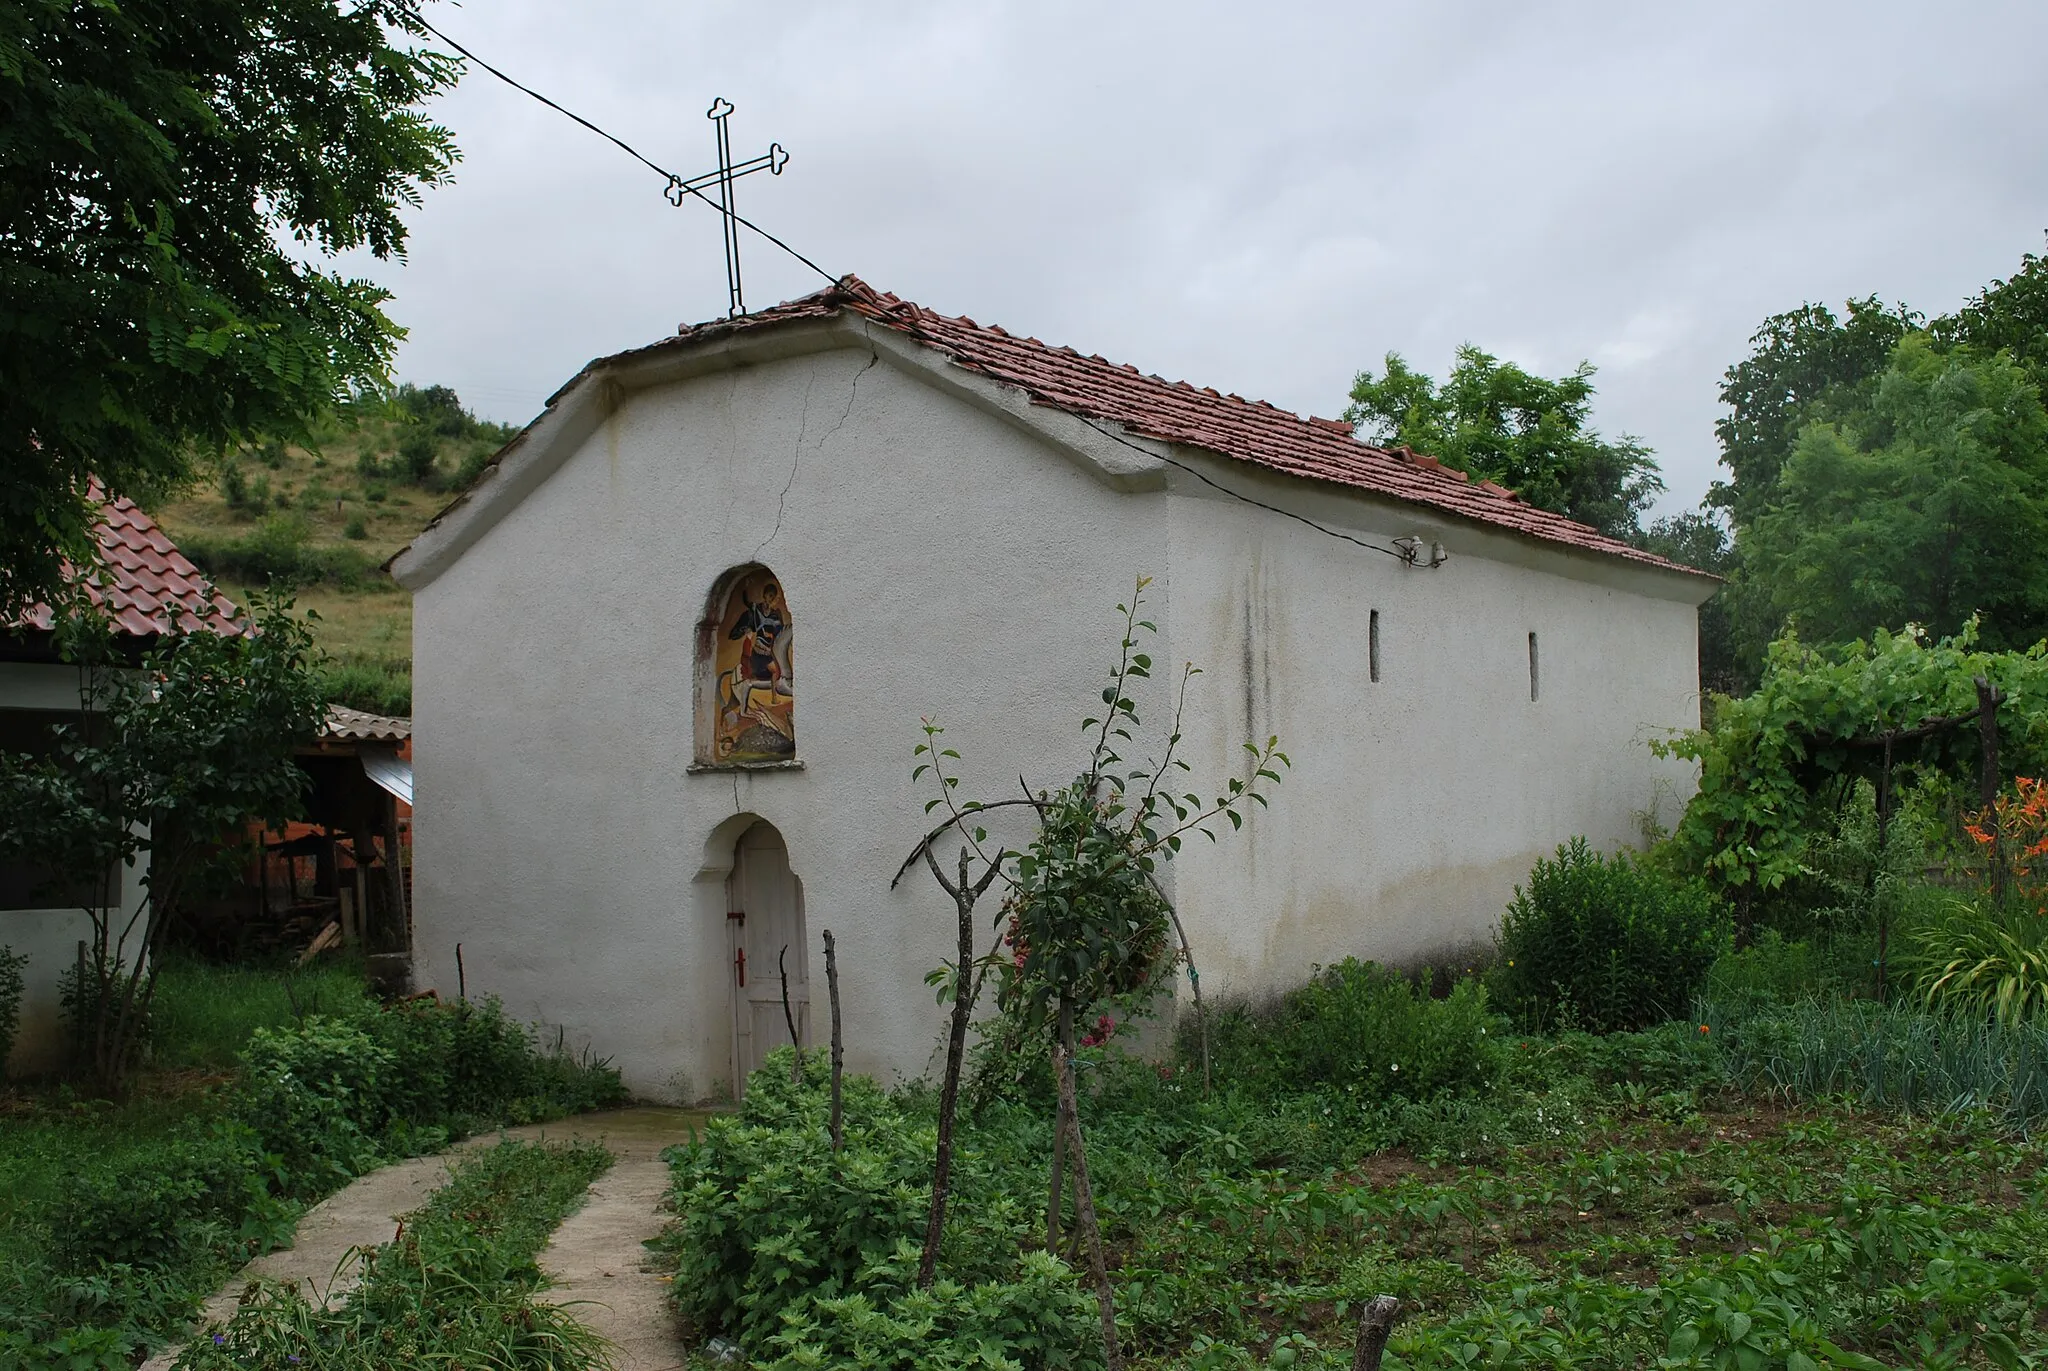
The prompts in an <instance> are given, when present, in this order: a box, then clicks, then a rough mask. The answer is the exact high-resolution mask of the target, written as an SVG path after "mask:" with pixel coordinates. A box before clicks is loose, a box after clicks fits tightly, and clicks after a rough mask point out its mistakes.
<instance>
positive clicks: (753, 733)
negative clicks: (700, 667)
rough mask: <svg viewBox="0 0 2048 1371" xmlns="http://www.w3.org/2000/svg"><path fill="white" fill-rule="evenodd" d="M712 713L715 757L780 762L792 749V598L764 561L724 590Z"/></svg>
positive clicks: (715, 645)
mask: <svg viewBox="0 0 2048 1371" xmlns="http://www.w3.org/2000/svg"><path fill="white" fill-rule="evenodd" d="M712 644H713V650H714V653H715V658H716V660H715V662H714V667H715V675H714V681H715V683H716V688H717V713H716V717H714V718H713V720H712V751H713V756H714V758H715V760H717V761H720V762H781V761H788V760H791V759H792V758H794V757H795V756H796V713H795V709H796V678H795V676H794V674H793V673H792V672H791V670H790V664H789V662H790V657H789V650H790V617H789V603H788V601H786V600H784V599H783V597H782V582H781V581H780V580H778V579H777V578H776V576H775V573H774V572H772V571H769V570H767V569H766V568H756V569H755V570H753V571H749V572H747V573H746V574H745V575H743V576H741V577H740V578H739V580H737V581H736V582H734V583H733V586H732V589H730V590H729V591H727V592H726V597H725V612H724V613H723V614H722V615H720V617H719V622H718V632H717V635H716V637H715V638H714V639H713V640H712Z"/></svg>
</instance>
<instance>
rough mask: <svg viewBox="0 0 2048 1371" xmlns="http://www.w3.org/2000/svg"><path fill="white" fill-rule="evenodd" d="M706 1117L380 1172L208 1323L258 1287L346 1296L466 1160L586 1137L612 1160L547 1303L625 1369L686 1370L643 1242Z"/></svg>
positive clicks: (559, 1256)
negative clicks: (372, 1253)
mask: <svg viewBox="0 0 2048 1371" xmlns="http://www.w3.org/2000/svg"><path fill="white" fill-rule="evenodd" d="M704 1118H705V1116H704V1115H703V1114H701V1113H696V1112H692V1111H690V1110H684V1109H662V1108H633V1109H613V1110H605V1111H603V1112H600V1113H596V1114H580V1115H578V1116H576V1117H575V1118H570V1119H559V1120H557V1121H555V1122H554V1123H545V1124H532V1125H529V1126H527V1127H523V1128H509V1129H506V1130H504V1131H503V1132H498V1133H484V1134H479V1135H478V1136H476V1137H474V1138H469V1139H466V1140H465V1141H463V1142H461V1143H458V1144H457V1145H455V1146H454V1147H452V1148H450V1149H448V1150H447V1151H446V1152H442V1153H440V1154H438V1155H436V1156H432V1157H413V1158H410V1159H408V1160H406V1161H402V1162H394V1163H393V1164H392V1165H390V1166H387V1167H384V1168H382V1169H380V1170H377V1171H372V1172H371V1173H370V1174H369V1175H367V1176H363V1177H360V1178H359V1179H357V1180H355V1181H354V1182H352V1183H351V1184H349V1185H348V1186H346V1187H344V1188H343V1189H341V1190H338V1191H336V1192H335V1193H334V1194H332V1195H329V1196H328V1197H327V1198H326V1199H324V1200H322V1201H321V1202H320V1203H319V1204H316V1205H314V1206H313V1207H312V1208H311V1209H309V1210H307V1211H306V1214H305V1217H303V1218H301V1219H300V1220H299V1226H298V1230H297V1232H296V1233H295V1234H294V1236H293V1239H292V1245H291V1246H290V1247H287V1248H282V1249H280V1250H278V1251H276V1252H270V1253H266V1254H265V1255H263V1256H261V1257H258V1258H257V1259H256V1260H255V1261H252V1262H250V1263H249V1264H248V1265H247V1266H245V1267H243V1268H242V1269H241V1271H239V1272H237V1273H236V1275H235V1278H234V1279H233V1280H231V1281H229V1282H228V1283H227V1285H226V1286H225V1287H223V1288H222V1289H221V1290H220V1291H219V1292H218V1293H217V1294H215V1295H214V1296H213V1298H212V1299H210V1300H208V1301H207V1302H206V1305H205V1308H204V1309H203V1310H202V1311H201V1313H200V1326H201V1327H204V1326H205V1325H206V1324H208V1323H215V1322H225V1321H226V1320H227V1319H229V1318H231V1317H233V1315H234V1312H235V1303H236V1301H237V1300H238V1299H239V1298H240V1297H241V1294H242V1291H243V1289H244V1288H245V1287H246V1286H247V1285H248V1284H249V1282H250V1281H253V1280H256V1279H259V1278H261V1279H264V1280H272V1281H281V1282H286V1283H289V1284H293V1285H296V1286H298V1287H299V1288H300V1289H301V1290H303V1291H305V1292H306V1294H307V1295H308V1297H310V1298H312V1299H314V1300H317V1301H323V1302H327V1303H332V1302H335V1301H337V1300H340V1299H342V1298H344V1297H346V1295H347V1294H348V1292H349V1291H350V1290H351V1289H353V1288H354V1286H355V1283H356V1278H357V1277H356V1263H355V1262H353V1261H351V1260H350V1259H349V1253H350V1250H351V1249H353V1248H358V1247H375V1246H377V1245H378V1244H380V1243H387V1242H390V1241H391V1240H392V1238H393V1237H394V1236H395V1235H396V1234H397V1231H398V1220H399V1216H401V1215H403V1214H406V1213H409V1212H411V1211H412V1210H415V1209H417V1208H419V1207H420V1206H421V1205H422V1204H424V1203H426V1200H427V1196H428V1195H430V1194H432V1193H433V1192H434V1191H435V1190H436V1189H438V1188H439V1187H440V1186H441V1185H442V1183H444V1182H445V1181H446V1180H447V1179H448V1170H449V1167H450V1165H451V1164H452V1163H454V1162H455V1161H457V1160H459V1159H460V1158H461V1157H462V1155H463V1154H464V1153H465V1152H468V1151H471V1150H473V1149H475V1148H478V1147H489V1146H492V1145H493V1144H495V1143H496V1142H497V1141H498V1140H499V1139H500V1138H516V1139H521V1140H523V1141H528V1142H534V1141H539V1140H541V1139H549V1140H553V1141H558V1142H559V1141H567V1140H568V1139H571V1138H583V1139H586V1140H592V1141H598V1142H602V1143H603V1144H604V1145H605V1147H606V1148H607V1149H608V1150H609V1151H610V1152H611V1154H612V1156H613V1158H614V1159H615V1160H614V1161H613V1164H612V1168H611V1170H609V1171H607V1172H605V1174H604V1175H602V1176H600V1177H598V1178H597V1180H596V1181H595V1182H594V1183H592V1185H591V1187H590V1190H589V1192H588V1194H587V1195H586V1196H585V1197H584V1202H583V1207H582V1208H581V1209H578V1210H577V1211H576V1212H575V1213H573V1214H571V1215H570V1216H569V1217H568V1218H567V1219H565V1220H563V1221H562V1225H561V1227H559V1228H557V1229H556V1230H555V1232H554V1236H553V1237H551V1238H550V1239H549V1240H548V1245H547V1246H546V1247H545V1248H544V1249H542V1251H541V1254H540V1266H541V1270H542V1271H544V1272H546V1273H547V1276H548V1279H549V1280H550V1281H552V1282H553V1284H552V1285H551V1286H550V1287H549V1288H548V1289H547V1290H546V1291H544V1292H543V1293H542V1298H544V1299H548V1300H552V1301H554V1302H555V1303H557V1304H575V1306H576V1307H575V1309H574V1313H575V1315H576V1317H577V1319H578V1320H579V1321H580V1322H582V1323H583V1324H585V1325H586V1326H588V1327H589V1328H591V1329H592V1330H594V1331H595V1332H597V1333H599V1334H601V1335H603V1336H604V1337H606V1338H608V1339H610V1340H611V1342H612V1343H613V1344H614V1346H615V1347H616V1348H617V1349H618V1351H617V1356H618V1367H619V1371H669V1368H674V1367H680V1366H682V1365H683V1364H684V1361H685V1355H684V1350H683V1346H682V1344H681V1343H680V1342H679V1341H678V1340H677V1339H676V1336H675V1332H674V1326H673V1321H672V1320H671V1319H670V1317H669V1314H668V1307H667V1304H666V1302H665V1300H664V1294H665V1291H666V1287H665V1285H664V1283H663V1282H662V1280H661V1279H660V1277H659V1275H657V1274H656V1273H655V1272H653V1271H651V1270H648V1269H646V1268H647V1259H648V1256H649V1254H648V1252H647V1250H646V1248H644V1247H643V1246H641V1244H642V1243H643V1242H645V1241H646V1240H647V1239H648V1238H651V1237H653V1236H654V1235H655V1234H656V1233H658V1232H660V1231H661V1226H662V1224H663V1222H664V1221H665V1218H664V1215H663V1214H662V1213H661V1212H660V1211H659V1208H658V1206H659V1205H660V1203H661V1199H662V1196H663V1195H664V1194H665V1193H666V1192H667V1189H668V1168H667V1167H666V1166H665V1165H663V1164H662V1160H661V1153H662V1149H663V1148H665V1147H668V1146H669V1145H671V1144H673V1143H679V1142H685V1141H687V1140H688V1139H689V1136H690V1132H691V1130H692V1129H693V1128H695V1127H698V1126H700V1125H701V1124H702V1123H703V1122H704ZM181 1350H182V1346H172V1347H169V1348H166V1349H165V1350H164V1351H162V1352H159V1353H158V1354H157V1355H156V1356H154V1357H152V1358H150V1359H149V1360H148V1361H146V1362H144V1363H143V1365H142V1371H169V1368H170V1366H171V1364H172V1363H173V1362H174V1361H176V1360H177V1356H178V1353H179V1352H180V1351H181Z"/></svg>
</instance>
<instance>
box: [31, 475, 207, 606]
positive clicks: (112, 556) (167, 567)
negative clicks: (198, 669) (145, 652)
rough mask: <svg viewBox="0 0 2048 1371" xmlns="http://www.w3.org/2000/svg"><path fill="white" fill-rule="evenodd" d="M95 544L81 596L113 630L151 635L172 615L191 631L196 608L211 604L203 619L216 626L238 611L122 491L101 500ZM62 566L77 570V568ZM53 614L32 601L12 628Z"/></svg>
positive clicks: (73, 571)
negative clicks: (95, 561)
mask: <svg viewBox="0 0 2048 1371" xmlns="http://www.w3.org/2000/svg"><path fill="white" fill-rule="evenodd" d="M93 536H94V538H95V539H97V541H98V542H99V545H100V550H99V558H98V561H99V565H98V566H97V567H95V568H94V570H93V573H92V574H91V575H90V576H87V577H85V578H84V581H85V592H86V597H87V598H88V599H90V600H91V601H92V602H93V603H94V604H95V605H98V606H100V607H101V608H103V609H105V610H106V611H107V615H108V618H109V619H111V620H112V621H113V624H114V629H115V631H116V632H118V633H121V634H123V635H126V636H129V637H135V638H151V637H155V636H156V635H157V634H160V633H162V632H164V631H165V629H166V628H168V627H169V626H170V623H171V619H172V616H173V615H175V616H176V618H177V628H178V631H179V632H190V631H191V630H192V629H193V628H194V627H195V626H196V625H197V624H198V623H199V622H200V620H199V617H198V616H199V614H200V612H201V611H202V610H204V609H206V608H207V607H208V606H211V607H212V612H211V617H210V618H209V620H208V622H209V625H210V626H211V627H213V628H214V629H215V630H216V631H219V630H221V629H222V628H223V627H225V624H224V621H236V626H235V631H237V632H240V631H242V630H241V628H240V626H239V620H240V618H241V611H240V610H238V609H236V608H235V605H234V602H233V601H231V600H229V599H228V598H227V597H226V596H225V595H222V594H221V593H220V592H219V591H217V590H215V589H214V588H213V583H212V582H211V581H208V580H207V579H206V577H205V576H203V575H201V574H200V571H199V568H198V567H196V566H194V565H192V563H191V561H190V560H189V559H188V558H187V557H186V556H185V554H184V553H182V552H180V551H178V548H177V545H176V544H174V543H173V542H172V541H171V540H170V539H169V538H167V537H165V536H164V531H163V530H162V529H160V528H158V527H157V525H156V520H154V519H152V518H150V517H149V516H148V515H147V514H145V513H143V512H142V509H141V507H140V506H138V505H137V504H136V503H135V502H134V501H133V500H131V499H129V498H128V497H127V496H125V495H124V496H122V497H120V498H119V499H116V500H113V501H111V502H108V503H105V504H102V505H101V506H100V522H99V525H98V526H97V527H96V528H95V529H94V530H93ZM66 570H67V572H69V573H70V574H72V575H74V576H75V575H76V568H73V567H68V566H67V568H66ZM55 619H56V616H55V615H54V614H53V613H52V611H51V609H50V606H48V605H46V604H39V605H35V606H33V607H31V608H30V609H29V611H28V613H27V614H26V615H24V616H23V617H22V618H21V619H19V620H17V621H16V622H15V623H14V624H12V625H10V627H12V628H16V629H22V628H28V629H39V630H43V631H45V632H47V631H48V630H49V629H50V628H51V627H52V626H53V625H54V623H55Z"/></svg>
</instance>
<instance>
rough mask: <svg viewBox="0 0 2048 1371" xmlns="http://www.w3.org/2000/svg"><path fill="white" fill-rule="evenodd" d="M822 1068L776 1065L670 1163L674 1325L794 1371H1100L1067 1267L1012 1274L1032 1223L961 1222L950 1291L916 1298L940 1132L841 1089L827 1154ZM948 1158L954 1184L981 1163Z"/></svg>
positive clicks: (866, 1083) (859, 1087)
mask: <svg viewBox="0 0 2048 1371" xmlns="http://www.w3.org/2000/svg"><path fill="white" fill-rule="evenodd" d="M822 1055H823V1054H815V1055H813V1056H812V1057H809V1058H807V1059H806V1075H805V1079H804V1081H803V1082H802V1083H801V1084H797V1083H795V1082H793V1081H791V1079H790V1066H791V1060H792V1059H791V1054H790V1052H789V1050H788V1049H787V1048H783V1049H778V1050H777V1051H776V1052H774V1053H771V1054H770V1055H769V1058H768V1061H767V1063H766V1064H765V1065H764V1066H763V1067H762V1068H761V1069H760V1070H759V1071H757V1072H755V1073H754V1075H753V1076H752V1077H751V1078H749V1080H748V1082H747V1094H746V1103H745V1105H744V1106H743V1108H742V1109H741V1112H740V1113H739V1114H737V1115H723V1116H720V1117H717V1118H714V1119H712V1120H711V1121H710V1123H709V1124H708V1125H707V1126H706V1127H705V1130H704V1132H703V1133H702V1134H701V1135H700V1136H699V1137H698V1138H696V1139H695V1140H693V1141H692V1142H690V1143H689V1144H687V1145H685V1146H683V1147H680V1148H676V1149H674V1150H672V1151H671V1152H670V1154H669V1163H670V1167H671V1169H672V1174H673V1188H672V1190H671V1192H670V1200H671V1204H672V1207H673V1208H674V1209H675V1211H676V1213H677V1215H678V1218H677V1219H676V1221H675V1222H674V1223H673V1224H672V1225H670V1227H669V1229H668V1231H667V1232H666V1233H665V1234H664V1235H663V1238H662V1239H661V1243H660V1245H661V1247H662V1248H663V1250H665V1251H666V1252H668V1253H669V1254H670V1255H671V1256H672V1258H673V1259H674V1261H675V1262H676V1276H675V1280H674V1283H673V1284H672V1285H671V1287H670V1290H671V1296H670V1297H671V1298H672V1299H673V1300H674V1301H675V1304H676V1307H677V1310H678V1311H679V1312H680V1313H681V1314H682V1316H683V1318H684V1319H685V1320H686V1321H687V1322H688V1323H689V1324H690V1325H691V1327H692V1328H693V1329H694V1330H695V1331H696V1332H697V1333H699V1334H700V1335H707V1336H708V1335H710V1334H715V1333H717V1334H725V1335H727V1336H729V1337H733V1338H736V1339H738V1340H739V1342H740V1343H741V1344H742V1345H743V1346H744V1347H746V1349H747V1350H748V1351H749V1353H750V1354H751V1355H752V1356H753V1357H754V1358H755V1359H756V1361H758V1362H766V1363H769V1364H772V1365H776V1366H783V1367H790V1368H795V1367H800V1366H821V1365H831V1366H843V1365H860V1366H875V1367H898V1366H902V1367H911V1366H969V1365H974V1366H989V1365H999V1364H1003V1363H1000V1362H997V1361H996V1360H994V1358H996V1357H1005V1358H1008V1359H1010V1360H1009V1364H1012V1365H1019V1364H1021V1365H1023V1366H1028V1367H1068V1366H1090V1365H1094V1364H1095V1360H1096V1358H1097V1357H1098V1356H1099V1343H1098V1342H1097V1334H1096V1330H1095V1326H1094V1321H1095V1306H1094V1302H1093V1300H1092V1299H1091V1298H1090V1297H1089V1295H1088V1294H1087V1293H1086V1292H1085V1291H1084V1290H1083V1289H1082V1287H1081V1285H1080V1284H1079V1282H1078V1281H1077V1279H1076V1278H1075V1276H1074V1273H1073V1272H1072V1271H1071V1270H1070V1269H1069V1268H1068V1267H1066V1266H1065V1265H1063V1264H1062V1263H1060V1262H1057V1261H1055V1260H1053V1259H1051V1258H1049V1257H1046V1256H1043V1255H1042V1254H1039V1255H1034V1256H1030V1257H1025V1258H1023V1259H1022V1260H1021V1262H1020V1260H1019V1257H1018V1249H1019V1247H1020V1245H1021V1243H1020V1239H1021V1237H1022V1231H1023V1230H1022V1225H1023V1224H1024V1223H1027V1222H1030V1220H1028V1219H1025V1218H1022V1217H1020V1216H1017V1215H1011V1216H1010V1221H1005V1219H1004V1218H1003V1216H1002V1214H1000V1213H998V1212H996V1211H994V1210H985V1211H983V1212H982V1213H980V1214H978V1215H974V1216H968V1217H967V1218H966V1220H965V1222H964V1223H963V1225H962V1226H961V1228H959V1229H958V1230H955V1229H952V1228H949V1230H948V1234H947V1240H948V1241H947V1248H946V1260H945V1262H944V1269H945V1270H946V1272H947V1273H948V1276H949V1279H947V1280H943V1281H941V1282H939V1283H938V1284H937V1285H936V1286H935V1287H934V1288H933V1289H932V1290H931V1291H930V1292H917V1291H915V1290H914V1286H915V1284H916V1274H917V1264H918V1255H919V1245H920V1241H919V1240H920V1239H921V1238H922V1236H923V1233H924V1225H925V1218H926V1210H927V1206H928V1203H929V1198H930V1186H931V1160H932V1149H933V1146H934V1143H935V1132H934V1126H933V1124H932V1123H931V1122H930V1120H929V1119H927V1118H925V1117H923V1116H921V1115H919V1114H918V1113H916V1112H914V1110H913V1109H912V1108H911V1107H910V1106H909V1102H908V1100H907V1099H905V1098H903V1097H894V1098H892V1097H890V1096H887V1095H884V1094H883V1093H882V1091H881V1090H880V1089H879V1088H878V1087H877V1086H876V1085H875V1083H874V1082H873V1081H872V1080H869V1079H868V1078H866V1077H861V1076H849V1077H847V1078H846V1080H845V1102H844V1108H845V1135H846V1143H845V1148H844V1150H843V1151H841V1152H840V1153H839V1154H838V1155H836V1156H835V1155H834V1154H833V1152H832V1149H831V1140H830V1138H829V1137H828V1136H827V1135H826V1130H825V1127H824V1118H825V1111H826V1101H825V1093H824V1092H825V1083H826V1081H827V1079H828V1075H829V1068H828V1067H827V1066H826V1064H825V1063H824V1062H823V1061H822V1060H820V1058H821V1057H822ZM959 1161H960V1170H959V1171H958V1172H956V1173H955V1174H956V1177H959V1179H957V1180H956V1184H959V1185H962V1186H963V1187H965V1186H966V1185H967V1184H968V1183H969V1180H968V1178H971V1177H973V1176H976V1175H978V1174H981V1173H982V1167H983V1166H984V1165H985V1163H984V1162H983V1161H982V1160H981V1159H979V1158H977V1157H975V1156H974V1155H971V1154H963V1155H962V1156H961V1157H960V1159H959ZM963 1193H964V1190H963ZM856 1351H858V1356H856Z"/></svg>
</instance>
